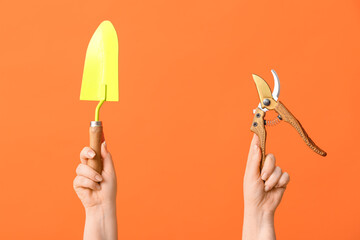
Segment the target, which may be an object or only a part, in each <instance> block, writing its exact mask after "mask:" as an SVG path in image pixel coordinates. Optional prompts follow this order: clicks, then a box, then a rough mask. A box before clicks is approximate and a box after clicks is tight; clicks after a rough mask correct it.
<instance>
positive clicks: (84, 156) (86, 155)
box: [80, 147, 95, 164]
mask: <svg viewBox="0 0 360 240" xmlns="http://www.w3.org/2000/svg"><path fill="white" fill-rule="evenodd" d="M94 156H95V152H94V151H93V150H92V149H91V148H89V147H84V148H83V149H82V150H81V152H80V161H81V163H83V164H86V163H87V160H89V159H92V158H93V157H94Z"/></svg>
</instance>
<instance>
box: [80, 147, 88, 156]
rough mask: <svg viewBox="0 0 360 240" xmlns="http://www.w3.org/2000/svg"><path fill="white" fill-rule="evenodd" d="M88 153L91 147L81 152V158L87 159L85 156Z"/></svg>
mask: <svg viewBox="0 0 360 240" xmlns="http://www.w3.org/2000/svg"><path fill="white" fill-rule="evenodd" d="M88 151H89V147H84V148H83V149H82V150H81V152H80V158H85V155H86V153H87V152H88Z"/></svg>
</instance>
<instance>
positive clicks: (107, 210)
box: [85, 203, 116, 217]
mask: <svg viewBox="0 0 360 240" xmlns="http://www.w3.org/2000/svg"><path fill="white" fill-rule="evenodd" d="M85 213H86V217H102V216H104V215H108V214H111V213H116V204H114V203H110V204H100V205H95V206H91V207H86V208H85Z"/></svg>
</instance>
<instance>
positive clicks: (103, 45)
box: [80, 21, 119, 174]
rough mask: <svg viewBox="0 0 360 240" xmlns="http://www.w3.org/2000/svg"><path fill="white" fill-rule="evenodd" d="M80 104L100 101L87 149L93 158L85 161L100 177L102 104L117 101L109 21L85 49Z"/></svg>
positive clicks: (115, 46)
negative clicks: (100, 117) (90, 150)
mask: <svg viewBox="0 0 360 240" xmlns="http://www.w3.org/2000/svg"><path fill="white" fill-rule="evenodd" d="M80 100H90V101H99V104H98V105H97V107H96V110H95V121H91V122H90V147H91V148H92V149H93V150H94V151H95V153H96V155H95V157H94V159H90V160H89V161H88V165H89V166H90V167H92V168H93V169H95V170H96V171H97V172H98V173H100V174H101V172H102V160H101V141H102V136H103V129H102V123H101V121H99V110H100V107H101V105H102V104H103V103H104V101H119V88H118V39H117V35H116V31H115V28H114V26H113V25H112V24H111V22H109V21H104V22H102V23H101V24H100V26H99V27H98V28H97V29H96V31H95V33H94V35H93V36H92V38H91V40H90V43H89V46H88V48H87V51H86V58H85V66H84V73H83V79H82V84H81V93H80Z"/></svg>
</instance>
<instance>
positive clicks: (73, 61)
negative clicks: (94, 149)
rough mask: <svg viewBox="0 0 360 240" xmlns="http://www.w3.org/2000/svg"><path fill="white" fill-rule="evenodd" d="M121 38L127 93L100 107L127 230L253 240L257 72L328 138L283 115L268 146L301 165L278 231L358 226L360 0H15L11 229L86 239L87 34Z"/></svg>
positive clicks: (4, 114)
mask: <svg viewBox="0 0 360 240" xmlns="http://www.w3.org/2000/svg"><path fill="white" fill-rule="evenodd" d="M105 19H109V20H111V21H112V22H113V24H114V26H115V27H116V29H117V32H118V36H119V49H120V56H119V80H120V82H119V85H120V102H119V103H106V104H104V106H103V108H102V112H101V119H102V120H103V122H104V126H105V136H106V140H107V143H108V146H109V150H110V151H111V152H112V154H113V158H114V161H115V164H116V171H117V174H118V199H117V205H118V224H119V239H125V240H130V239H139V240H140V239H141V240H143V239H166V240H168V239H170V240H171V239H186V240H191V239H226V240H228V239H240V238H241V231H242V217H243V197H242V179H243V173H244V167H245V163H246V158H247V152H248V147H249V143H250V140H251V137H252V134H251V132H250V130H249V128H250V124H251V121H252V118H253V115H252V109H253V108H255V107H256V106H257V104H258V101H259V100H258V95H257V91H256V88H255V85H254V83H253V80H252V77H251V74H252V73H256V74H259V75H260V76H262V77H263V78H264V79H265V80H267V81H268V82H269V83H270V84H273V83H272V82H273V80H272V75H271V73H270V69H271V68H274V69H275V70H276V71H277V73H278V75H279V78H280V81H281V94H280V100H281V101H282V102H283V103H284V104H285V105H286V106H287V107H288V108H289V109H290V110H291V111H292V112H293V113H294V115H295V116H296V117H297V118H298V119H299V120H300V121H301V123H302V124H303V126H304V127H305V128H306V130H307V131H308V133H309V135H310V136H311V137H312V138H313V139H314V140H315V142H316V143H318V144H319V146H320V147H322V148H324V149H325V150H327V151H328V157H326V158H322V157H319V156H318V155H316V154H314V153H313V152H312V151H311V150H309V149H308V148H307V146H306V145H305V144H304V143H303V141H302V140H301V138H300V137H299V136H298V134H297V133H296V131H295V130H294V129H292V128H291V127H290V126H289V125H287V124H285V123H282V124H280V125H279V126H277V127H275V128H270V129H268V130H269V131H268V134H269V137H268V144H267V150H268V151H269V152H272V153H274V154H275V156H276V157H277V163H278V165H279V166H280V167H282V168H283V169H284V170H286V171H288V172H289V174H290V176H291V182H290V185H289V187H288V189H287V191H286V193H285V196H284V199H283V201H282V203H281V205H280V207H279V209H278V210H277V213H276V220H275V221H276V232H277V236H278V239H359V238H360V228H359V220H358V219H359V215H360V206H359V202H360V194H359V189H360V187H359V184H358V179H359V177H358V174H359V169H360V161H359V157H358V154H356V151H357V148H358V142H359V140H358V139H357V138H356V137H357V135H358V134H359V130H360V129H359V117H360V114H359V112H358V111H359V104H358V101H359V94H358V93H359V87H360V84H359V82H360V80H359V74H360V68H359V56H360V30H359V26H360V4H359V2H358V1H355V0H353V1H341V3H339V1H334V0H332V1H285V0H283V1H265V0H260V1H235V0H234V1H229V0H224V1H189V0H185V1H184V0H183V1H166V0H162V1H161V0H152V1H143V0H139V1H134V0H123V1H93V0H90V1H84V0H82V1H69V0H64V1H56V2H55V1H39V0H33V1H6V2H5V1H3V2H2V3H1V6H0V26H1V28H0V29H1V39H0V81H1V85H0V89H1V94H0V102H1V103H2V104H1V118H0V125H1V126H2V130H1V135H2V137H1V139H0V146H1V149H2V157H1V159H0V161H1V165H0V166H1V167H0V168H1V177H0V178H1V182H2V184H1V188H0V189H1V190H0V191H1V198H0V226H1V227H0V239H81V237H82V232H83V225H84V217H85V215H84V210H83V207H82V205H81V203H80V201H79V199H78V198H77V196H76V194H75V192H74V190H73V188H72V181H73V179H74V177H75V168H76V166H77V165H78V163H79V157H78V155H79V152H80V150H81V149H82V147H84V146H85V145H87V143H88V126H89V121H90V120H93V119H92V118H93V115H94V109H95V105H96V103H93V102H80V101H79V93H80V86H81V78H82V71H83V64H84V58H85V52H86V48H87V45H88V42H89V40H90V38H91V36H92V34H93V33H94V31H95V29H96V27H97V26H98V25H99V24H100V22H101V21H102V20H105Z"/></svg>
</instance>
